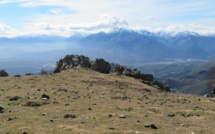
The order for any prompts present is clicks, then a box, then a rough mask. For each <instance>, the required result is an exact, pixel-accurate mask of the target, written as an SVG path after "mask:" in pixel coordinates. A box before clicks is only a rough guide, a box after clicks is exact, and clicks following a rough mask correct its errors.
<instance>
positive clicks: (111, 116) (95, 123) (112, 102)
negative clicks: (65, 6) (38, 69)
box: [0, 69, 215, 134]
mask: <svg viewBox="0 0 215 134" xmlns="http://www.w3.org/2000/svg"><path fill="white" fill-rule="evenodd" d="M0 83H1V85H0V94H1V97H0V101H1V107H3V108H4V110H3V111H4V112H3V113H0V115H1V116H0V133H10V134H11V133H12V134H13V133H40V134H43V133H44V134H45V133H50V134H54V133H56V134H57V133H62V134H66V133H83V134H85V133H92V134H95V133H104V134H108V133H110V134H111V133H112V134H113V133H117V134H122V133H123V134H124V133H128V134H133V133H137V134H138V133H146V134H152V133H153V134H156V133H157V134H162V133H165V134H166V133H172V134H173V133H174V134H181V133H192V132H195V133H208V134H211V133H213V132H214V126H215V122H214V114H215V109H214V101H215V100H213V99H209V98H203V97H197V96H191V95H182V94H172V93H168V92H164V91H161V90H158V89H155V88H153V87H150V86H148V85H145V84H143V83H141V82H140V81H139V80H137V79H134V78H130V77H126V76H118V75H115V74H100V73H98V72H94V71H92V70H84V69H73V70H67V71H62V72H61V73H59V74H53V75H45V76H22V77H8V78H0ZM43 94H45V95H43ZM42 95H43V99H42V98H41V96H42ZM47 95H48V96H47ZM14 96H17V97H14ZM19 97H20V98H19ZM49 97H50V98H49ZM16 98H17V99H18V100H17V99H16ZM10 100H11V101H10ZM12 100H13V101H12ZM1 107H0V111H1ZM119 116H120V117H119ZM170 116H171V117H170ZM152 123H153V124H155V125H156V127H157V129H152V128H147V125H146V124H152ZM145 125H146V127H145Z"/></svg>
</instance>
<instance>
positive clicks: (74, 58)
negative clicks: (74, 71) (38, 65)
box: [54, 55, 90, 73]
mask: <svg viewBox="0 0 215 134" xmlns="http://www.w3.org/2000/svg"><path fill="white" fill-rule="evenodd" d="M56 64H57V66H56V68H55V70H54V73H58V72H60V71H62V70H66V69H71V68H75V67H82V68H90V59H89V58H88V57H86V56H84V55H80V56H79V55H66V56H65V57H64V58H63V59H60V60H59V61H58V62H57V63H56Z"/></svg>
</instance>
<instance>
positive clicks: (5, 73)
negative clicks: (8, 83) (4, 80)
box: [0, 69, 9, 77]
mask: <svg viewBox="0 0 215 134" xmlns="http://www.w3.org/2000/svg"><path fill="white" fill-rule="evenodd" d="M7 76H9V75H8V73H7V72H6V71H5V70H4V69H3V70H0V77H7Z"/></svg>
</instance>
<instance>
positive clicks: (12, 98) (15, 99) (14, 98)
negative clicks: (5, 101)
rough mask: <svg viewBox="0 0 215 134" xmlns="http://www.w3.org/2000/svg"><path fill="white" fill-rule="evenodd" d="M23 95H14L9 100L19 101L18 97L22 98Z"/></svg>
mask: <svg viewBox="0 0 215 134" xmlns="http://www.w3.org/2000/svg"><path fill="white" fill-rule="evenodd" d="M20 98H21V97H19V96H13V97H11V98H10V99H9V101H17V100H18V99H20Z"/></svg>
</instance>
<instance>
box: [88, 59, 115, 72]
mask: <svg viewBox="0 0 215 134" xmlns="http://www.w3.org/2000/svg"><path fill="white" fill-rule="evenodd" d="M91 69H92V70H95V71H98V72H100V73H110V70H111V65H110V64H109V63H108V62H107V61H105V60H104V59H96V60H95V61H93V62H92V63H91Z"/></svg>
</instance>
